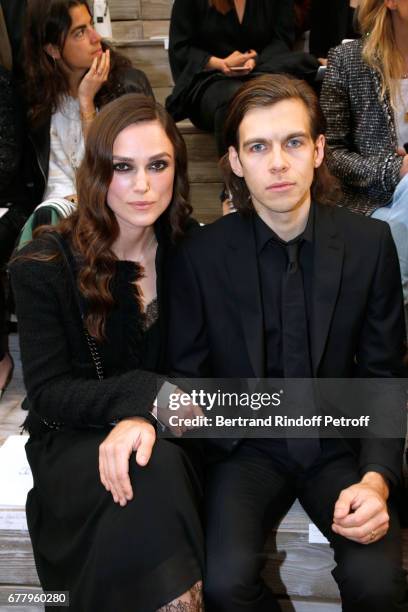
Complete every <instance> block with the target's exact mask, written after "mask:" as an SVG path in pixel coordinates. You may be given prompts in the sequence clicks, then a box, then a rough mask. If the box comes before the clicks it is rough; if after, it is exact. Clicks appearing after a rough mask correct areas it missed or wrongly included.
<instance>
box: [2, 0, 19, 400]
mask: <svg viewBox="0 0 408 612" xmlns="http://www.w3.org/2000/svg"><path fill="white" fill-rule="evenodd" d="M0 34H1V40H0V211H1V216H0V400H1V398H2V396H3V393H4V391H5V389H6V388H7V385H8V384H9V382H10V380H11V376H12V373H13V361H12V358H11V356H10V353H9V351H8V338H7V330H6V325H7V324H6V296H5V280H4V272H5V265H6V263H7V262H8V259H9V256H10V253H11V250H12V248H13V243H12V244H11V248H10V245H9V242H10V241H9V239H8V237H9V234H10V232H9V229H8V221H7V215H8V210H7V211H6V210H5V209H6V207H7V205H8V198H7V197H6V193H7V188H8V186H9V184H10V182H11V180H12V178H13V176H14V174H15V172H16V168H17V163H18V158H19V156H18V139H17V129H16V122H15V109H14V100H15V96H14V93H13V84H12V78H11V73H10V71H9V70H7V69H6V67H5V64H6V63H7V68H9V69H10V68H11V52H10V47H9V46H7V47H6V45H5V40H6V36H5V28H4V20H3V14H2V10H1V6H0ZM2 208H4V210H1V209H2Z"/></svg>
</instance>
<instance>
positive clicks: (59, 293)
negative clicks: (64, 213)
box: [10, 240, 163, 427]
mask: <svg viewBox="0 0 408 612" xmlns="http://www.w3.org/2000/svg"><path fill="white" fill-rule="evenodd" d="M35 242H37V244H38V240H37V241H34V243H31V245H28V247H26V248H25V249H24V250H22V254H27V252H30V249H31V251H32V249H33V248H34V247H33V245H34V244H35ZM10 270H11V280H12V286H13V290H14V294H15V301H16V312H17V316H18V325H19V334H20V347H21V358H22V363H23V374H24V382H25V386H26V389H27V396H28V399H29V401H30V405H31V406H32V407H33V408H34V410H35V411H36V412H37V413H38V414H39V415H40V416H41V417H43V418H45V419H46V420H48V421H56V422H62V423H64V424H66V425H68V426H72V427H87V426H106V425H108V424H109V423H112V422H114V421H116V420H118V419H123V418H126V417H129V416H144V415H145V414H146V413H148V412H150V410H151V409H152V406H153V401H154V398H155V397H156V395H157V391H158V388H159V386H161V384H162V382H163V379H162V378H161V377H159V376H157V375H156V374H154V373H152V372H146V371H143V370H131V371H129V372H126V373H124V374H120V375H116V376H110V377H109V378H106V379H104V380H101V381H100V380H98V379H96V378H93V379H92V378H89V376H95V373H94V368H93V366H92V362H91V360H90V358H89V357H88V352H87V351H88V347H87V345H86V340H85V336H84V334H83V330H82V328H81V319H80V315H79V311H78V312H77V311H76V304H75V301H74V295H73V292H72V289H71V290H69V288H70V284H69V283H70V282H69V280H68V278H67V272H66V271H64V266H63V264H62V262H60V261H59V262H44V261H43V262H41V261H32V260H27V259H19V260H18V261H15V262H14V263H13V264H12V265H11V266H10ZM73 337H74V338H75V339H76V344H75V340H74V339H73ZM73 347H75V348H74V349H73ZM84 355H87V358H86V359H87V361H86V364H84V363H78V360H81V359H82V361H83V359H84ZM81 356H82V357H81ZM80 366H82V372H83V374H82V375H80V374H78V369H80ZM85 372H86V374H85Z"/></svg>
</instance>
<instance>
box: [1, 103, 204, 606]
mask: <svg viewBox="0 0 408 612" xmlns="http://www.w3.org/2000/svg"><path fill="white" fill-rule="evenodd" d="M188 194H189V189H188V181H187V154H186V148H185V144H184V141H183V139H182V138H181V136H180V134H179V132H178V131H177V128H176V127H175V125H174V123H173V121H172V120H171V118H170V117H169V116H168V115H167V113H166V112H165V111H164V110H163V109H162V108H161V107H160V106H159V105H157V104H156V103H155V102H154V101H153V100H152V99H151V98H147V97H145V96H141V95H136V94H130V95H126V96H123V97H121V98H119V99H118V100H116V101H114V102H112V103H111V104H109V105H108V106H106V107H105V108H104V109H102V111H101V112H100V114H99V115H98V117H96V118H95V120H94V122H93V124H92V126H91V127H90V130H89V132H88V137H87V143H86V150H85V158H84V160H83V162H82V165H81V167H80V169H79V172H78V207H77V210H76V211H75V212H74V213H73V214H72V215H71V216H70V217H69V218H67V219H65V220H64V221H63V222H62V223H61V224H60V225H59V226H57V227H56V229H54V230H53V231H51V229H50V228H48V229H47V228H42V230H38V232H40V233H39V234H38V236H37V237H36V238H35V239H34V240H33V241H32V242H31V243H29V244H28V245H26V246H25V247H24V248H23V249H22V250H21V251H20V252H19V254H18V257H17V258H16V259H15V261H14V262H13V263H12V264H11V277H12V285H13V289H14V292H15V298H16V308H17V315H18V321H19V332H20V343H21V356H22V363H23V372H24V381H25V385H26V388H27V397H28V402H29V413H28V418H27V420H26V424H25V427H26V429H27V430H28V431H29V433H30V438H29V441H28V443H27V446H26V449H27V456H28V460H29V463H30V466H31V469H32V473H33V481H34V486H33V489H32V490H31V491H30V492H29V495H28V499H27V519H28V524H29V531H30V537H31V540H32V544H33V550H34V556H35V560H36V566H37V570H38V575H39V577H40V581H41V585H42V587H43V589H44V590H46V591H50V590H58V591H69V593H70V609H72V610H74V611H75V612H90V611H91V610H92V611H93V610H95V611H96V610H97V611H98V612H113V611H114V610H118V611H120V612H135V611H143V612H154V611H156V610H160V611H161V612H166V611H170V610H179V611H180V612H187V611H188V612H201V610H202V594H201V590H202V589H201V586H202V585H201V577H202V571H203V554H202V550H203V547H202V533H201V523H200V519H199V516H198V512H197V507H198V503H199V499H200V487H199V483H198V478H197V476H196V473H195V470H194V467H193V463H192V461H191V460H190V457H189V455H188V454H187V452H186V451H185V450H184V449H183V447H182V446H181V445H179V444H176V443H174V442H173V441H171V440H170V441H168V440H164V439H158V440H156V432H155V427H154V424H155V417H154V416H153V414H152V410H153V403H154V400H155V397H156V396H157V394H158V391H159V389H160V387H161V385H162V383H163V381H164V378H163V376H162V375H160V374H162V373H163V368H164V362H163V359H164V358H163V355H164V350H163V348H164V343H165V335H166V309H165V308H166V296H167V285H166V265H167V263H168V261H169V259H170V257H171V253H172V249H173V246H174V244H175V243H176V242H178V241H179V240H180V239H181V238H182V237H183V235H184V233H185V232H186V230H187V229H188V227H189V225H191V221H190V222H189V215H190V213H191V207H190V205H189V203H188ZM33 305H34V307H33Z"/></svg>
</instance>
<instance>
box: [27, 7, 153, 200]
mask: <svg viewBox="0 0 408 612" xmlns="http://www.w3.org/2000/svg"><path fill="white" fill-rule="evenodd" d="M23 46H24V68H25V93H26V104H27V114H28V120H29V125H30V139H31V142H32V145H33V149H34V160H33V161H32V163H31V164H29V165H30V166H32V167H33V168H34V169H35V171H34V177H33V180H32V181H31V182H32V183H33V187H32V189H33V193H32V201H33V203H35V205H36V204H39V203H40V202H41V201H42V200H45V199H48V198H51V197H65V196H68V195H71V194H75V193H76V186H75V173H76V170H77V168H78V167H79V164H80V162H81V159H82V155H83V147H84V140H85V138H86V134H87V131H88V129H89V127H90V125H91V123H92V121H93V119H94V118H95V116H96V114H97V112H98V111H99V109H100V108H102V107H103V106H104V105H105V104H106V103H107V102H109V101H111V100H113V99H115V98H117V97H119V96H120V95H122V94H124V93H131V92H138V93H144V94H146V95H153V94H152V90H151V87H150V84H149V82H148V80H147V78H146V76H145V74H144V73H143V72H142V71H140V70H137V69H136V68H134V67H132V65H131V62H130V61H129V60H128V59H127V58H125V57H124V56H122V55H120V54H118V53H117V52H116V51H114V50H113V49H110V47H109V46H108V45H107V44H106V43H105V42H103V41H102V40H101V37H100V35H99V34H98V33H97V32H96V30H95V29H94V27H93V19H92V14H91V10H90V7H89V5H88V2H87V0H28V3H27V16H26V25H25V31H24V36H23Z"/></svg>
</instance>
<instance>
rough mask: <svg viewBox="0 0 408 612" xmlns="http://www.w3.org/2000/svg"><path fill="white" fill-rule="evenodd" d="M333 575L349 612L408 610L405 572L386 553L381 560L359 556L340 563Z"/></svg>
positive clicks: (345, 608) (344, 606)
mask: <svg viewBox="0 0 408 612" xmlns="http://www.w3.org/2000/svg"><path fill="white" fill-rule="evenodd" d="M367 550H369V548H368V547H367ZM333 575H334V577H335V578H336V580H337V582H338V585H339V588H340V593H341V597H342V602H343V608H344V610H345V611H347V612H349V611H350V612H357V611H358V612H385V611H386V612H394V611H395V612H396V611H397V610H401V611H402V610H404V612H408V600H407V583H406V575H405V572H404V571H403V570H402V569H401V568H399V567H395V566H394V565H393V564H392V563H391V562H390V560H389V559H387V558H386V556H385V555H384V556H383V557H382V558H381V559H375V558H373V559H370V558H369V555H367V556H366V558H365V559H364V558H358V556H357V555H356V556H355V557H354V558H353V557H351V558H349V559H347V562H346V561H345V562H344V563H342V564H341V565H339V566H338V567H337V568H336V569H335V570H334V572H333Z"/></svg>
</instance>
